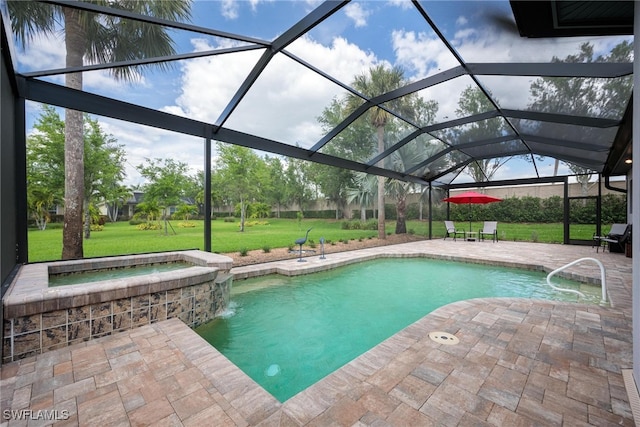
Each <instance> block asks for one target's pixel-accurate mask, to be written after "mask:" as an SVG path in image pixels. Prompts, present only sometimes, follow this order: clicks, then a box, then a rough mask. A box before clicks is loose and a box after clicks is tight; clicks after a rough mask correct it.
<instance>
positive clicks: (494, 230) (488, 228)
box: [478, 221, 498, 242]
mask: <svg viewBox="0 0 640 427" xmlns="http://www.w3.org/2000/svg"><path fill="white" fill-rule="evenodd" d="M478 235H479V236H480V240H484V236H485V235H490V236H491V240H492V241H493V242H497V241H498V221H485V222H484V225H483V226H482V228H481V229H480V230H478Z"/></svg>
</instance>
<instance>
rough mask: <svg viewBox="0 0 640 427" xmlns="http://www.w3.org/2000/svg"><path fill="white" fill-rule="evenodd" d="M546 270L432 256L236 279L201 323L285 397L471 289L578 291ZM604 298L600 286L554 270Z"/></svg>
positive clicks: (483, 293) (536, 293) (217, 343)
mask: <svg viewBox="0 0 640 427" xmlns="http://www.w3.org/2000/svg"><path fill="white" fill-rule="evenodd" d="M545 277H546V276H545V274H543V273H541V272H533V271H524V270H518V269H509V268H502V267H493V266H487V265H478V264H467V263H458V262H450V261H439V260H431V259H424V258H418V259H381V260H376V261H368V262H363V263H360V264H355V265H350V266H347V267H340V268H338V269H335V270H330V271H325V272H321V273H315V274H309V275H304V276H296V277H286V276H277V275H276V276H274V275H271V276H265V277H261V278H254V279H248V280H245V281H238V282H235V283H234V291H233V292H232V298H231V300H232V302H231V310H230V311H229V312H228V313H227V315H226V316H224V317H222V318H218V319H215V320H213V321H211V322H209V323H206V324H204V325H202V326H200V327H199V328H197V329H196V332H197V333H198V334H200V335H201V336H202V337H204V338H205V339H206V340H207V341H208V342H209V343H210V344H212V345H213V346H214V347H215V348H217V349H218V350H219V351H220V352H221V353H222V354H224V355H225V356H226V357H227V358H229V359H230V360H231V361H232V362H233V363H234V364H236V365H237V366H238V367H239V368H240V369H242V370H243V371H244V372H245V373H246V374H248V375H249V376H250V377H251V378H253V379H254V380H255V381H256V382H257V383H259V384H260V385H261V386H262V387H264V388H265V389H266V390H267V391H269V392H270V393H271V394H272V395H273V396H275V397H276V398H277V399H278V400H280V401H281V402H284V401H285V400H287V399H289V398H290V397H292V396H293V395H295V394H296V393H298V392H299V391H302V390H304V389H305V388H306V387H308V386H309V385H311V384H313V383H315V382H316V381H318V380H320V379H321V378H323V377H325V376H326V375H328V374H329V373H331V372H333V371H334V370H336V369H338V368H339V367H341V366H343V365H344V364H346V363H348V362H349V361H351V360H352V359H354V358H355V357H357V356H359V355H360V354H362V353H364V352H366V351H367V350H369V349H370V348H372V347H374V346H375V345H377V344H379V343H380V342H382V341H383V340H385V339H386V338H388V337H390V336H391V335H393V334H395V333H397V332H398V331H400V330H401V329H403V328H405V327H406V326H408V325H410V324H411V323H413V322H415V321H416V320H418V319H420V318H421V317H423V316H425V315H426V314H428V313H430V312H431V311H433V310H435V309H436V308H438V307H441V306H443V305H446V304H449V303H452V302H455V301H460V300H465V299H471V298H482V297H524V298H539V299H555V300H563V301H577V296H576V295H575V294H564V293H562V294H560V293H557V292H555V291H553V290H552V289H550V288H549V287H548V286H547V284H546V281H545ZM554 284H558V285H560V286H562V287H564V288H571V289H579V290H580V291H581V292H583V293H584V294H585V295H586V296H587V298H586V299H582V298H581V299H580V301H581V302H587V303H596V304H597V303H598V302H599V301H600V287H599V286H593V285H585V284H581V283H577V282H571V281H567V280H561V279H558V280H557V281H556V279H554Z"/></svg>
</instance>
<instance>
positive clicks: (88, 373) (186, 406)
mask: <svg viewBox="0 0 640 427" xmlns="http://www.w3.org/2000/svg"><path fill="white" fill-rule="evenodd" d="M376 251H377V253H384V254H386V255H387V256H407V255H409V256H416V255H421V256H432V257H444V258H451V259H467V260H473V261H476V262H491V263H498V264H507V265H512V264H519V265H527V266H529V267H530V268H534V267H536V266H544V267H545V268H547V269H549V270H550V269H554V268H557V267H559V266H561V265H564V264H566V263H568V262H570V261H573V260H575V259H577V258H581V257H594V258H597V259H598V260H601V261H602V262H603V263H604V265H605V266H606V268H607V281H608V286H609V295H610V298H611V300H612V306H611V307H609V306H607V307H600V306H596V305H581V304H573V303H559V302H550V301H534V300H528V299H514V298H509V299H506V298H491V299H475V300H468V301H462V302H458V303H454V304H450V305H447V306H445V307H442V308H440V309H438V310H436V311H434V312H432V313H430V314H429V315H427V316H425V317H424V318H422V319H420V320H419V321H418V322H416V323H414V324H412V325H410V326H409V327H407V328H406V329H404V330H403V331H401V332H399V333H398V334H396V335H394V336H392V337H391V338H389V339H388V340H386V341H384V342H383V343H381V344H379V345H378V346H376V347H374V348H373V349H371V350H370V351H368V352H366V353H365V354H363V355H361V356H360V357H358V358H356V359H354V360H353V361H351V362H350V363H348V364H347V365H345V366H344V367H342V368H341V369H339V370H337V371H335V372H334V373H332V374H330V375H329V376H327V377H326V378H324V379H323V380H321V381H319V382H318V383H316V384H314V385H312V386H311V387H309V388H308V389H306V390H304V391H303V392H301V393H299V394H298V395H296V396H294V397H293V398H291V399H289V400H288V401H286V402H285V403H279V402H278V401H277V400H276V399H274V398H273V397H272V396H271V395H270V394H269V393H267V392H266V391H265V390H263V389H262V388H261V387H260V386H258V385H257V384H256V383H255V382H253V381H252V380H251V379H250V378H248V377H247V376H246V375H245V374H244V373H242V372H241V371H240V370H239V369H238V368H237V367H235V366H234V365H233V364H232V363H231V362H229V361H228V360H227V359H226V358H225V357H224V356H222V355H221V354H220V353H219V352H218V351H217V350H215V349H214V348H212V347H211V346H210V345H208V344H207V343H206V342H205V341H204V340H202V339H201V338H200V337H199V336H198V335H197V334H196V333H195V332H193V331H191V330H190V329H189V328H188V327H187V326H185V325H184V324H183V323H181V322H180V321H179V320H177V319H172V320H168V321H164V322H159V323H154V324H151V325H148V326H144V327H141V328H138V329H135V330H132V331H129V332H123V333H118V334H114V335H112V336H109V337H104V338H101V339H98V340H94V341H90V342H86V343H84V344H81V345H75V346H71V347H68V348H64V349H60V350H55V351H52V352H49V353H45V354H42V355H39V356H36V357H32V358H29V359H24V360H20V361H17V362H12V363H9V364H6V365H3V366H2V367H1V369H0V373H1V380H0V386H1V393H0V394H1V401H0V403H1V405H0V406H1V410H2V412H1V413H2V420H1V421H2V425H11V426H12V425H25V426H26V425H29V426H31V425H50V424H53V423H54V422H53V421H50V420H47V419H44V418H50V417H57V418H58V420H57V421H56V422H55V425H82V426H85V425H86V426H98V425H99V426H103V425H157V426H161V425H172V426H180V425H184V426H190V425H194V426H195V425H198V426H200V425H216V426H248V425H252V426H253V425H261V426H278V425H281V426H298V425H317V426H325V425H340V426H342V425H344V426H351V425H355V426H365V425H371V426H410V425H415V426H429V425H438V426H441V425H444V426H449V425H451V426H453V425H474V426H482V425H496V426H505V425H510V426H518V425H520V426H528V425H545V426H546V425H571V426H579V425H628V426H632V425H634V421H633V414H632V412H631V408H630V404H629V399H628V397H627V392H626V390H625V384H624V378H623V370H627V369H630V368H631V367H632V354H631V351H632V350H631V323H632V322H631V320H632V319H631V298H630V295H631V262H632V260H631V259H630V258H626V257H624V255H622V254H610V253H608V252H607V253H605V254H602V253H599V254H596V253H595V250H593V249H592V248H589V247H580V246H565V245H546V244H527V243H515V242H499V243H491V242H464V241H458V242H453V241H450V240H447V241H442V240H432V241H425V242H415V243H408V244H402V245H395V246H391V247H389V246H388V247H379V248H371V249H365V250H363V251H357V252H358V253H343V254H332V255H331V258H332V259H330V260H325V261H329V262H337V263H346V262H349V260H350V259H352V258H353V257H365V258H367V257H372V256H374V254H375V253H376ZM321 262H324V261H320V260H318V259H317V257H315V258H313V259H312V258H309V260H308V262H307V263H297V262H296V260H289V261H283V262H278V263H271V265H262V266H248V267H242V268H239V269H237V270H235V271H234V272H235V273H237V274H244V275H251V274H257V273H256V272H257V271H258V270H260V269H263V270H264V269H267V270H273V269H283V271H284V270H287V271H289V274H295V270H299V269H305V268H307V269H309V268H310V269H318V268H321V267H322V266H321V265H320V263H321ZM570 271H571V272H572V273H573V274H574V275H576V276H587V277H589V278H591V279H592V280H594V281H595V280H597V279H598V278H599V277H600V272H599V270H598V269H597V268H596V267H595V264H594V266H592V265H589V264H584V265H582V264H581V265H580V266H577V267H572V268H571V270H570ZM431 332H447V333H450V334H453V335H455V336H456V337H457V338H458V339H459V343H458V344H455V345H447V344H442V343H438V342H435V341H433V340H432V339H430V338H429V333H431ZM625 372H626V371H625ZM18 418H21V419H18Z"/></svg>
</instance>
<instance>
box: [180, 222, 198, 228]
mask: <svg viewBox="0 0 640 427" xmlns="http://www.w3.org/2000/svg"><path fill="white" fill-rule="evenodd" d="M195 226H196V223H195V222H193V221H181V222H179V223H178V227H180V228H194V227H195Z"/></svg>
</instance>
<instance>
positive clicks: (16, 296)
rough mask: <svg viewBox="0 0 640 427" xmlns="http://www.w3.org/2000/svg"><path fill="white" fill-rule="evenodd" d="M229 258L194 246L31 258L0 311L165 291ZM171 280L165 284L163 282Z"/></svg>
mask: <svg viewBox="0 0 640 427" xmlns="http://www.w3.org/2000/svg"><path fill="white" fill-rule="evenodd" d="M141 260H142V261H144V262H143V263H146V264H149V263H154V262H173V261H185V262H188V263H190V264H193V266H192V267H187V268H184V269H180V270H174V271H166V272H162V273H154V274H146V275H142V276H136V277H130V278H122V279H110V280H103V281H96V282H92V283H91V284H90V285H88V286H87V285H86V284H76V285H65V286H56V287H49V274H50V273H51V270H53V272H54V274H59V273H65V272H76V271H81V270H85V269H92V268H93V269H95V268H111V267H113V266H116V265H119V266H122V265H124V266H126V265H134V264H135V263H140V261H141ZM232 263H233V260H232V259H231V258H229V257H227V256H224V255H219V254H214V253H210V252H204V251H200V250H188V251H172V252H163V253H151V254H140V255H124V256H114V257H105V258H87V259H81V260H70V261H53V262H43V263H33V264H26V265H23V266H21V268H20V270H19V271H18V274H17V275H16V277H15V278H14V280H13V282H12V283H11V285H10V286H9V289H8V290H7V293H6V294H5V296H4V297H3V299H2V304H3V317H4V319H11V318H16V317H22V316H29V315H32V314H35V313H41V312H46V311H52V310H61V309H68V308H73V307H78V306H83V305H89V304H98V303H101V302H105V301H113V300H118V299H121V298H125V297H131V296H137V295H144V294H149V293H155V292H162V291H167V290H170V289H173V288H179V287H184V286H190V285H192V284H195V283H201V282H204V281H213V280H215V278H216V276H217V275H218V274H219V272H224V271H225V270H226V271H228V270H229V269H230V268H231V266H232ZM169 282H171V283H173V284H172V285H167V283H169Z"/></svg>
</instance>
